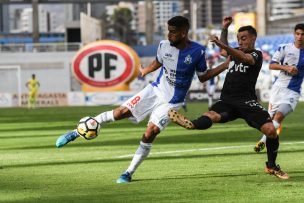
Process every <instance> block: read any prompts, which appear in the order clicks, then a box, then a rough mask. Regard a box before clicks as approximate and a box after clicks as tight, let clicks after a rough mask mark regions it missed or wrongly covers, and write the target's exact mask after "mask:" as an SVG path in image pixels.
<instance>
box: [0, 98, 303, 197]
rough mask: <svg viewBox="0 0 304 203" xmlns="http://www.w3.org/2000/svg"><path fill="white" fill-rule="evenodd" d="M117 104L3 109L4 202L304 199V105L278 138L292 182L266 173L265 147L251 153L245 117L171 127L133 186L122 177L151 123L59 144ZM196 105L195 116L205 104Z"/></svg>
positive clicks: (108, 128) (123, 125) (253, 137)
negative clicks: (207, 125)
mask: <svg viewBox="0 0 304 203" xmlns="http://www.w3.org/2000/svg"><path fill="white" fill-rule="evenodd" d="M265 106H266V105H265ZM111 108H113V107H111V106H101V107H62V108H38V109H34V110H28V109H23V108H9V109H0V202H3V203H12V202H20V203H21V202H22V203H24V202H44V203H45V202H52V203H54V202H106V203H108V202H132V203H136V202H191V203H193V202H303V199H304V155H303V152H304V137H303V115H304V104H299V105H298V107H297V109H296V111H295V112H294V113H292V114H290V115H289V117H287V119H286V120H285V122H284V124H283V132H282V134H281V137H280V141H281V144H280V153H279V156H278V163H279V164H280V165H281V167H282V169H283V170H284V171H286V172H288V173H289V175H290V177H291V178H290V179H289V180H280V179H278V178H276V177H274V176H270V175H267V174H265V173H264V165H265V161H266V153H265V151H264V152H262V153H260V154H256V153H254V152H253V146H254V144H255V143H256V141H257V140H258V139H259V138H260V133H259V132H258V131H257V130H255V129H253V128H250V127H249V126H247V124H246V123H245V122H244V121H242V120H237V121H234V122H231V123H226V124H216V125H214V126H213V127H212V128H211V129H208V130H206V131H194V130H193V131H188V130H185V129H182V128H181V127H179V126H177V125H175V124H170V125H169V126H168V127H167V129H166V130H165V131H163V132H162V133H161V134H160V135H159V136H158V137H157V139H156V141H155V142H154V144H153V147H152V151H151V154H150V156H149V158H148V159H146V160H145V161H144V162H143V164H142V165H141V166H140V167H139V168H138V170H137V172H136V173H135V175H134V177H133V179H134V181H133V182H132V183H130V184H116V179H117V178H118V176H119V175H120V174H121V172H123V171H124V170H125V169H126V168H127V167H128V165H129V163H130V160H131V157H132V154H133V153H134V152H135V150H136V149H137V147H138V143H139V141H140V138H141V136H142V134H143V132H144V130H145V126H146V122H142V123H141V124H139V125H134V124H132V123H130V122H129V121H128V120H122V121H118V122H116V123H110V124H107V125H105V126H104V127H103V128H102V129H101V132H100V135H99V137H98V138H96V139H94V140H90V141H86V140H84V139H77V140H76V141H74V142H72V143H70V144H68V145H67V146H65V147H63V148H61V149H57V148H56V147H55V141H56V139H57V137H58V136H59V135H61V134H63V133H65V132H66V131H68V130H71V129H73V128H75V125H76V124H77V122H78V120H79V119H80V118H81V117H84V116H87V115H91V116H95V115H97V114H99V113H100V112H102V111H105V110H110V109H111ZM188 109H189V111H188V112H187V113H186V115H187V116H188V117H190V118H195V117H196V116H198V115H200V113H201V112H203V111H206V109H207V106H206V104H204V103H200V104H199V103H195V104H191V103H190V104H188ZM181 111H182V110H181Z"/></svg>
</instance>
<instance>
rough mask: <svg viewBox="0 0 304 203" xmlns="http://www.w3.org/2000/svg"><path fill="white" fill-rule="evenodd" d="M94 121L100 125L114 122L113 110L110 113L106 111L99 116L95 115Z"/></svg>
mask: <svg viewBox="0 0 304 203" xmlns="http://www.w3.org/2000/svg"><path fill="white" fill-rule="evenodd" d="M95 119H96V120H97V122H98V123H100V124H102V123H107V122H113V121H115V119H114V114H113V110H112V111H106V112H103V113H101V114H99V115H97V116H96V117H95Z"/></svg>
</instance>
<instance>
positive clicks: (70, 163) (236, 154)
mask: <svg viewBox="0 0 304 203" xmlns="http://www.w3.org/2000/svg"><path fill="white" fill-rule="evenodd" d="M299 152H304V149H303V150H290V151H288V150H286V151H281V152H280V154H285V153H299ZM244 155H247V156H256V154H254V153H253V152H238V153H225V154H224V153H216V154H196V155H182V156H167V155H166V156H161V157H155V156H153V155H152V156H151V157H149V158H148V159H147V160H175V159H197V158H205V157H206V158H210V157H236V156H244ZM265 158H266V157H265ZM130 160H131V157H127V158H112V159H97V160H96V159H95V160H79V161H74V160H73V161H52V162H40V163H22V164H12V165H2V166H0V169H2V170H3V169H9V168H23V167H39V166H56V165H57V166H60V165H74V164H96V163H113V162H124V161H130ZM297 173H299V172H297ZM301 173H302V172H301Z"/></svg>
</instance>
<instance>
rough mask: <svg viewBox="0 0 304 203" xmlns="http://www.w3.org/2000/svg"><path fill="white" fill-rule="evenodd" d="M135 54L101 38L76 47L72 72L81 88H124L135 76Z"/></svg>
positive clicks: (122, 46)
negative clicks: (81, 85)
mask: <svg viewBox="0 0 304 203" xmlns="http://www.w3.org/2000/svg"><path fill="white" fill-rule="evenodd" d="M138 64H139V57H138V55H137V54H136V52H135V51H134V50H133V49H132V48H130V47H129V46H127V45H125V44H123V43H121V42H117V41H112V40H101V41H97V42H94V43H91V44H88V45H87V46H85V47H83V48H82V49H80V50H79V51H78V52H77V54H76V56H75V57H74V59H73V63H72V66H73V72H74V74H75V76H76V78H77V79H78V80H79V81H80V82H81V83H82V84H83V87H82V90H84V91H108V90H109V91H110V90H111V91H112V90H128V84H129V83H130V82H131V81H132V80H133V79H134V78H136V76H137V75H138V70H137V66H138Z"/></svg>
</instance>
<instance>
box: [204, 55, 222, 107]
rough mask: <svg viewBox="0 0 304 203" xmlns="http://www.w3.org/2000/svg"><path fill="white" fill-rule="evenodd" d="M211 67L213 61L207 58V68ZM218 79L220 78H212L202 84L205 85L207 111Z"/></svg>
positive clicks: (211, 102)
mask: <svg viewBox="0 0 304 203" xmlns="http://www.w3.org/2000/svg"><path fill="white" fill-rule="evenodd" d="M213 66H214V60H213V58H209V59H208V68H209V69H212V68H213ZM219 78H220V77H219V76H217V77H213V78H210V79H209V80H208V81H206V82H205V83H204V84H206V91H207V94H208V109H210V108H211V106H212V104H213V97H214V92H215V90H216V87H217V84H218V82H219Z"/></svg>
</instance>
